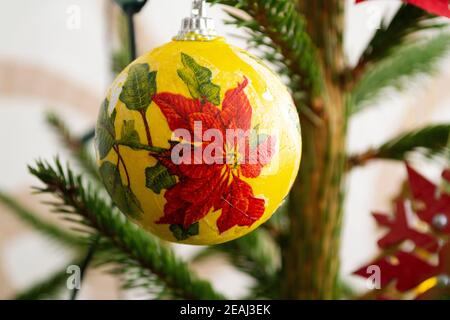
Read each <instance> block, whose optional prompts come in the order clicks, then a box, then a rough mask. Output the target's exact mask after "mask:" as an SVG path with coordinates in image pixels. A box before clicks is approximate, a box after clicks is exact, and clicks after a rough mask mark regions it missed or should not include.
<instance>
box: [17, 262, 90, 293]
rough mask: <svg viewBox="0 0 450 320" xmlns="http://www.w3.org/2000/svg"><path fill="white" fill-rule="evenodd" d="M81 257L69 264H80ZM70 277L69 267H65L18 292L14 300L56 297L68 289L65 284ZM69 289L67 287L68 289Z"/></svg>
mask: <svg viewBox="0 0 450 320" xmlns="http://www.w3.org/2000/svg"><path fill="white" fill-rule="evenodd" d="M80 263H81V262H80V259H77V260H73V262H72V263H70V264H69V265H80ZM67 278H68V274H67V268H66V267H64V268H62V269H61V270H59V271H58V272H56V273H54V274H52V275H51V276H50V277H49V278H47V279H45V280H42V281H39V282H38V283H36V284H34V285H33V286H31V287H30V288H28V289H26V290H25V291H23V292H20V293H18V294H17V295H16V296H15V297H14V298H13V299H14V300H44V299H54V298H55V297H57V296H58V294H59V293H60V292H61V291H62V289H66V288H65V287H64V285H65V284H66V281H67ZM66 290H67V289H66Z"/></svg>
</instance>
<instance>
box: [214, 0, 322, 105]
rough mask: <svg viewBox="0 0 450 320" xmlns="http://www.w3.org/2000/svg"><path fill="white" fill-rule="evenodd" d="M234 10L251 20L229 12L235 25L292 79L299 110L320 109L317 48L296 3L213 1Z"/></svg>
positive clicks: (319, 74) (253, 0)
mask: <svg viewBox="0 0 450 320" xmlns="http://www.w3.org/2000/svg"><path fill="white" fill-rule="evenodd" d="M209 2H211V3H221V4H224V5H228V6H233V7H236V8H238V9H241V10H242V11H244V12H246V13H247V14H248V15H250V16H251V19H246V18H242V17H241V16H238V15H236V14H234V13H232V12H230V11H227V13H228V14H229V16H230V17H231V18H232V21H231V23H233V24H235V25H236V26H238V27H243V28H246V29H247V31H248V32H249V35H250V37H251V38H250V40H249V44H250V45H251V46H253V47H259V48H263V49H264V50H265V52H266V53H265V55H264V57H263V58H265V59H266V60H267V61H269V62H271V63H273V64H274V65H275V66H277V67H278V68H279V73H280V74H282V75H286V76H288V78H289V87H290V89H291V91H292V93H293V94H294V99H295V100H296V103H297V106H298V107H300V106H303V105H304V104H306V105H308V106H313V107H314V106H316V105H317V104H320V102H319V101H318V100H317V97H318V96H319V94H320V92H321V89H322V80H321V72H320V66H319V62H318V59H317V54H316V48H315V47H314V44H313V42H312V41H311V39H310V37H309V35H308V33H307V30H306V23H305V19H304V18H303V16H302V15H301V14H299V13H298V12H297V10H296V7H295V4H294V3H293V1H292V0H276V1H275V0H209Z"/></svg>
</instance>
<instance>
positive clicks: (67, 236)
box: [0, 191, 84, 247]
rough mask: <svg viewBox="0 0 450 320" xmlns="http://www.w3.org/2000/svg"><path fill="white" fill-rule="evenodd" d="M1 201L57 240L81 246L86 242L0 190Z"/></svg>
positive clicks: (19, 216) (23, 219) (43, 232)
mask: <svg viewBox="0 0 450 320" xmlns="http://www.w3.org/2000/svg"><path fill="white" fill-rule="evenodd" d="M0 202H1V203H3V204H4V205H5V206H6V207H7V208H9V209H10V210H11V212H13V213H14V214H15V215H16V216H17V217H18V218H20V219H21V220H22V221H24V222H25V223H27V224H28V225H30V226H31V227H33V228H34V229H35V230H38V231H39V232H41V233H42V234H44V235H45V236H47V237H49V238H51V239H54V240H57V241H58V242H60V243H63V244H65V245H67V246H70V247H79V246H80V245H82V244H83V243H84V242H83V241H82V240H81V239H79V238H78V237H76V236H75V235H73V234H71V233H69V232H67V231H64V230H62V229H61V228H59V227H57V226H56V225H54V224H52V223H49V222H47V221H44V220H42V219H41V218H39V215H38V214H36V213H34V212H32V211H30V210H28V209H27V208H25V207H24V206H22V205H21V204H20V203H19V202H17V201H16V200H15V199H13V198H12V197H10V196H8V195H7V194H6V193H3V192H2V191H0Z"/></svg>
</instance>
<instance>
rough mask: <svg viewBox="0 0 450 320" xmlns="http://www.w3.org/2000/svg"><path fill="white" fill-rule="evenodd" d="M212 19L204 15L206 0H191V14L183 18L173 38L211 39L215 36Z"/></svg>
mask: <svg viewBox="0 0 450 320" xmlns="http://www.w3.org/2000/svg"><path fill="white" fill-rule="evenodd" d="M216 37H217V35H216V30H215V28H214V21H213V20H212V19H210V18H208V17H207V16H206V1H205V0H193V1H192V10H191V16H190V17H189V18H184V19H183V22H182V24H181V30H180V32H179V33H178V35H177V36H176V37H175V38H174V39H175V40H184V41H193V40H199V39H201V40H212V39H214V38H216Z"/></svg>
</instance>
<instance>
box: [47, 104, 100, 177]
mask: <svg viewBox="0 0 450 320" xmlns="http://www.w3.org/2000/svg"><path fill="white" fill-rule="evenodd" d="M47 122H48V124H49V125H50V126H51V127H52V128H53V129H54V130H55V132H56V133H57V134H58V136H59V137H61V142H62V143H63V144H64V146H65V147H66V148H67V149H68V150H69V151H70V152H71V153H72V156H73V157H74V158H75V160H76V161H77V164H78V165H79V166H80V167H81V168H83V169H84V171H85V172H87V173H88V174H89V176H90V177H91V178H93V179H94V180H95V181H97V182H99V183H101V181H100V176H99V173H98V167H97V165H96V164H95V161H94V159H93V158H92V156H91V154H90V152H89V149H88V148H87V146H86V145H84V144H83V143H82V142H81V141H80V140H79V139H78V138H76V137H74V135H73V134H72V133H71V132H70V130H69V128H68V127H67V125H66V124H65V123H64V121H63V120H62V119H61V118H60V117H59V116H57V115H56V114H55V113H52V112H49V113H47Z"/></svg>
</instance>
